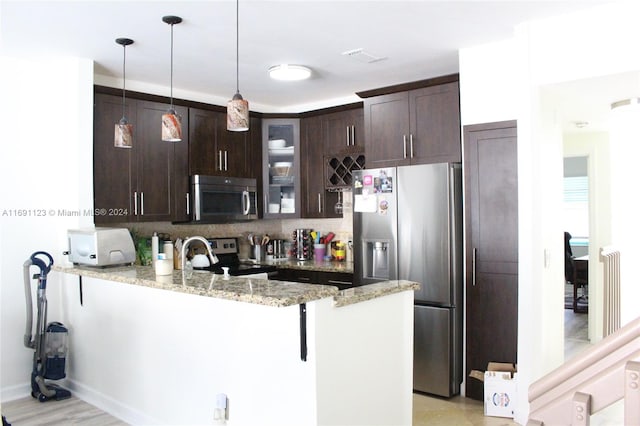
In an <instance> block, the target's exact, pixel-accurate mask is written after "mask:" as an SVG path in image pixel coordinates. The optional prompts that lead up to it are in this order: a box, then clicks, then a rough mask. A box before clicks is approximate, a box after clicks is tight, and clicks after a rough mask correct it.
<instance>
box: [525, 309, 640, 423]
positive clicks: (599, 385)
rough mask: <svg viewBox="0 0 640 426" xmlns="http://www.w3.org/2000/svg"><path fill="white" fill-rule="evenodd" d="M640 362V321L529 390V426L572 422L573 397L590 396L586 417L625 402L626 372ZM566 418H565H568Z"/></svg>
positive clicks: (587, 351) (559, 368)
mask: <svg viewBox="0 0 640 426" xmlns="http://www.w3.org/2000/svg"><path fill="white" fill-rule="evenodd" d="M639 360H640V317H639V318H636V319H635V320H633V321H632V322H630V323H629V324H627V325H626V326H624V327H622V328H620V329H619V330H617V331H616V332H615V333H613V334H611V335H609V336H607V337H606V338H605V339H603V340H602V341H600V342H599V343H598V344H596V345H595V346H593V347H591V348H589V349H587V350H585V351H584V352H582V353H581V354H579V355H577V356H576V357H574V358H572V359H570V360H569V361H567V362H565V364H563V365H561V366H560V367H558V368H556V369H555V370H553V371H552V372H550V373H549V374H547V375H545V376H544V377H542V378H540V379H539V380H537V381H536V382H534V383H532V384H531V385H530V386H529V404H530V407H529V408H530V413H529V423H530V424H536V421H537V422H540V421H543V422H544V421H545V419H547V421H548V419H553V421H555V422H561V421H562V420H567V421H569V422H570V419H571V412H572V410H571V407H572V405H571V404H572V403H573V402H575V401H574V398H575V395H578V394H581V393H584V394H586V395H589V399H590V408H589V414H594V413H596V412H598V411H599V410H601V409H603V408H604V407H607V406H608V405H610V404H612V403H614V402H616V401H618V400H620V399H622V398H624V395H625V390H624V381H625V376H624V374H625V369H626V368H627V366H628V362H629V361H639ZM567 416H568V417H567Z"/></svg>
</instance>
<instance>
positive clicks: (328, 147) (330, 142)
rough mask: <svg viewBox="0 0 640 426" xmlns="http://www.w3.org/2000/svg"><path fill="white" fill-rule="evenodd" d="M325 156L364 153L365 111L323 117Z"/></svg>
mask: <svg viewBox="0 0 640 426" xmlns="http://www.w3.org/2000/svg"><path fill="white" fill-rule="evenodd" d="M322 141H323V144H324V154H325V155H327V156H333V155H336V154H342V153H352V152H364V109H363V108H357V109H350V110H346V111H339V112H334V113H330V114H326V115H323V116H322Z"/></svg>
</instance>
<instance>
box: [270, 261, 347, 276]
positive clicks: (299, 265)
mask: <svg viewBox="0 0 640 426" xmlns="http://www.w3.org/2000/svg"><path fill="white" fill-rule="evenodd" d="M260 264H262V265H273V266H275V267H277V268H286V269H306V270H311V271H324V272H346V273H350V274H351V273H353V262H337V261H331V260H313V259H312V260H297V259H278V260H266V261H263V262H260Z"/></svg>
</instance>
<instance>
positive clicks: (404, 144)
mask: <svg viewBox="0 0 640 426" xmlns="http://www.w3.org/2000/svg"><path fill="white" fill-rule="evenodd" d="M402 158H407V135H402Z"/></svg>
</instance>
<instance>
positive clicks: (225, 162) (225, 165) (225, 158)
mask: <svg viewBox="0 0 640 426" xmlns="http://www.w3.org/2000/svg"><path fill="white" fill-rule="evenodd" d="M227 165H228V164H227V151H226V150H225V151H224V171H225V172H226V171H227V170H229V169H228V168H227Z"/></svg>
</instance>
